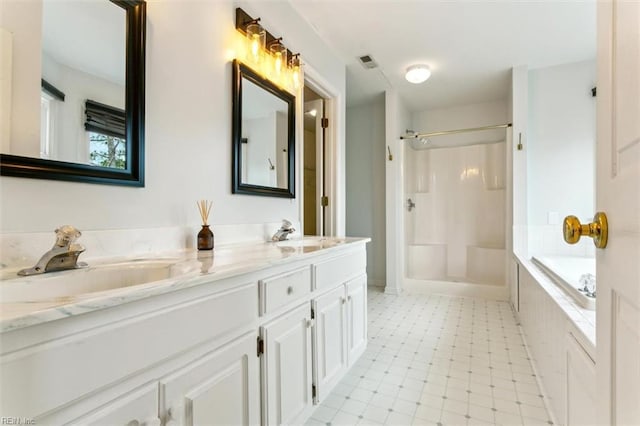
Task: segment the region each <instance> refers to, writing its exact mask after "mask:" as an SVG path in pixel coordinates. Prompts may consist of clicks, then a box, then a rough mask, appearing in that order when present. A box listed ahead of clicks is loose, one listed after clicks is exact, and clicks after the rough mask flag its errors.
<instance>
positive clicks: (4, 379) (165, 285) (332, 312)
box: [0, 238, 368, 425]
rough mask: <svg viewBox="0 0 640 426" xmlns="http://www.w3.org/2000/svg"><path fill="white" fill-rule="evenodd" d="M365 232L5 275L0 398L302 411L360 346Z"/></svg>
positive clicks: (3, 403) (121, 414)
mask: <svg viewBox="0 0 640 426" xmlns="http://www.w3.org/2000/svg"><path fill="white" fill-rule="evenodd" d="M367 241H368V240H367V239H349V238H347V239H343V238H303V239H300V240H292V241H283V242H279V243H256V244H243V245H235V246H227V247H222V248H216V249H215V250H214V251H213V252H199V253H198V252H195V251H190V252H182V253H180V254H177V255H175V256H173V257H163V258H156V259H150V258H145V259H121V260H119V261H118V262H116V263H110V264H102V265H99V264H95V265H92V266H90V267H89V268H88V269H83V270H76V271H66V272H57V273H51V274H43V275H40V276H38V277H36V278H32V277H24V278H18V279H10V280H6V277H3V279H5V281H4V282H2V283H1V284H2V286H1V289H0V300H2V308H3V309H2V317H1V318H0V344H1V346H0V348H1V349H0V350H1V354H0V369H1V371H2V375H1V379H0V380H1V388H0V411H1V412H2V415H3V416H7V417H12V418H17V419H21V420H22V421H23V424H25V423H26V422H28V421H30V420H34V421H35V422H36V423H37V424H56V425H58V424H67V423H70V424H79V425H89V424H101V425H102V424H109V425H205V424H233V425H241V424H245V425H246V424H264V425H273V424H299V423H303V422H304V421H305V420H306V418H307V417H308V416H309V415H310V413H311V411H312V409H313V405H314V402H316V403H317V402H318V401H322V400H323V398H325V397H326V395H327V394H328V393H329V391H330V390H331V389H332V387H333V386H334V385H335V384H336V383H337V382H338V381H339V380H340V379H341V378H342V377H343V376H344V374H345V373H346V371H347V370H348V368H349V367H350V366H351V365H352V364H353V363H354V362H355V361H356V360H357V359H358V357H359V356H360V355H361V354H362V353H363V351H364V349H365V347H366V344H367V280H366V275H365V268H366V248H365V244H366V242H367ZM78 277H80V278H78ZM145 281H146V282H145ZM141 282H142V283H141ZM81 283H84V287H83V285H82V284H81ZM83 289H84V292H83Z"/></svg>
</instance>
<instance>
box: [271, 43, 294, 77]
mask: <svg viewBox="0 0 640 426" xmlns="http://www.w3.org/2000/svg"><path fill="white" fill-rule="evenodd" d="M269 53H271V56H273V66H274V71H275V73H276V75H280V74H282V70H283V69H284V67H286V66H287V64H288V63H289V62H288V61H287V48H286V47H285V46H284V45H283V44H282V43H280V42H279V41H275V42H273V43H272V44H271V46H269Z"/></svg>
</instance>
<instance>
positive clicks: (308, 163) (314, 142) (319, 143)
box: [303, 99, 325, 235]
mask: <svg viewBox="0 0 640 426" xmlns="http://www.w3.org/2000/svg"><path fill="white" fill-rule="evenodd" d="M323 117H324V102H323V100H322V99H316V100H313V101H309V102H305V103H304V142H305V144H304V145H305V146H304V161H303V164H304V169H303V182H304V183H303V185H304V217H305V219H307V218H312V223H305V225H304V227H305V235H324V207H323V206H322V196H323V195H325V194H324V129H323V128H322V118H323ZM311 229H314V232H311ZM307 231H308V232H307Z"/></svg>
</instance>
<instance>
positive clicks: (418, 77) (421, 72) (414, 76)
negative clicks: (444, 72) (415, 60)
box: [404, 65, 431, 84]
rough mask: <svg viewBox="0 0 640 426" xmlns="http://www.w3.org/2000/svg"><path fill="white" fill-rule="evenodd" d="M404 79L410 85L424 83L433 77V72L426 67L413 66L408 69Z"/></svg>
mask: <svg viewBox="0 0 640 426" xmlns="http://www.w3.org/2000/svg"><path fill="white" fill-rule="evenodd" d="M404 77H405V78H406V79H407V81H408V82H409V83H414V84H419V83H424V82H425V81H427V79H428V78H429V77H431V70H430V69H429V67H428V66H426V65H413V66H410V67H409V68H407V73H406V74H405V76H404Z"/></svg>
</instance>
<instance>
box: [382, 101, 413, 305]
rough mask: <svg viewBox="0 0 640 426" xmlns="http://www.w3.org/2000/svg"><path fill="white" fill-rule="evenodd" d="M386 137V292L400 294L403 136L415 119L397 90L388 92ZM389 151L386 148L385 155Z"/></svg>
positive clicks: (402, 259) (404, 150) (402, 242)
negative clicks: (391, 157)
mask: <svg viewBox="0 0 640 426" xmlns="http://www.w3.org/2000/svg"><path fill="white" fill-rule="evenodd" d="M384 100H385V134H386V136H385V138H386V142H387V146H388V147H389V149H390V151H391V154H392V155H393V160H388V159H387V161H386V162H385V164H386V167H385V189H386V194H385V204H386V205H385V208H386V228H387V229H386V236H387V244H386V254H387V259H386V260H387V262H386V264H387V274H386V276H387V281H386V283H385V292H386V293H391V294H398V293H400V292H401V291H402V283H403V281H404V221H403V210H404V202H405V200H404V190H403V186H404V157H405V153H406V152H407V145H406V142H405V141H403V140H401V139H400V136H401V135H403V134H404V132H405V130H406V129H407V128H408V127H409V125H410V123H411V114H410V113H409V111H408V110H407V108H406V107H405V105H404V103H403V102H402V99H400V97H399V96H398V93H397V92H396V91H395V90H387V91H386V92H385V98H384ZM386 155H387V152H385V156H386Z"/></svg>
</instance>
